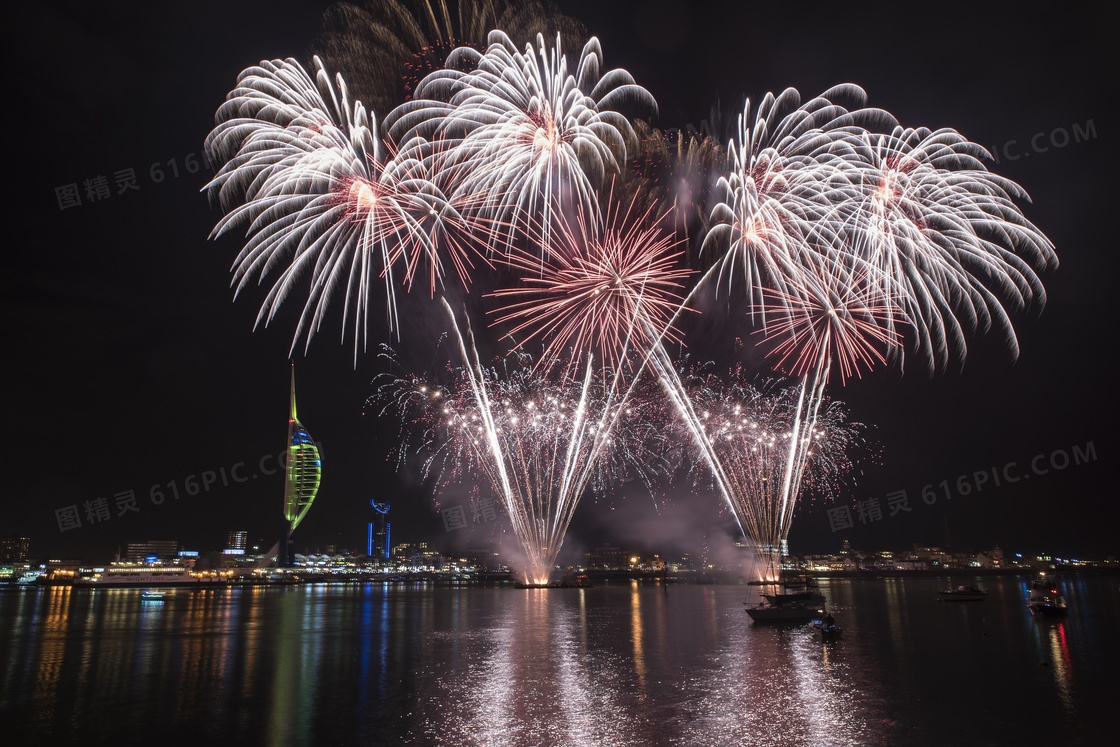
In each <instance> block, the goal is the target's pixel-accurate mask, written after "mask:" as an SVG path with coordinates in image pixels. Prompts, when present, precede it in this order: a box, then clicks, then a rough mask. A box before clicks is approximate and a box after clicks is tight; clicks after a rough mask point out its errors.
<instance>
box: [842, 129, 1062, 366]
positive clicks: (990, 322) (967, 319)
mask: <svg viewBox="0 0 1120 747" xmlns="http://www.w3.org/2000/svg"><path fill="white" fill-rule="evenodd" d="M846 142H847V144H848V145H850V146H851V147H852V149H853V152H854V154H855V155H856V157H857V158H856V160H855V161H853V163H855V164H856V165H857V167H858V172H859V173H858V179H857V181H856V184H857V185H858V189H857V190H854V191H850V192H849V194H850V195H851V196H852V197H851V198H850V199H849V200H847V201H845V202H844V203H843V204H842V205H841V206H840V208H839V210H838V211H837V212H838V213H840V214H841V219H842V220H843V222H844V225H843V228H842V229H840V231H841V233H842V239H843V244H844V251H845V252H846V253H849V254H851V255H853V256H854V257H855V258H857V259H858V260H860V261H863V262H866V263H867V264H868V265H870V266H871V267H872V268H873V269H874V270H875V273H873V274H872V277H873V278H877V279H878V282H879V284H880V288H881V289H882V290H883V291H884V292H886V293H891V294H894V295H896V296H897V297H898V298H899V300H900V309H901V311H902V312H903V317H904V318H903V319H902V320H900V321H901V323H902V325H903V326H905V325H909V326H910V327H912V328H913V330H914V335H915V339H914V345H913V346H914V348H915V349H916V350H917V351H918V354H919V356H920V358H921V359H923V360H925V361H926V363H927V365H928V368H929V370H930V372H931V373H932V372H934V371H936V370H938V369H943V368H945V367H946V366H947V365H948V363H949V360H950V356H951V355H952V354H953V352H954V351H956V352H957V353H958V354H959V357H960V360H961V361H963V360H964V356H965V353H966V350H967V346H966V343H965V336H966V333H967V332H974V331H981V332H986V331H987V330H989V329H990V328H991V327H993V326H995V327H997V328H998V329H1000V331H1001V332H1002V333H1003V335H1004V337H1005V339H1006V341H1007V343H1008V346H1009V347H1010V349H1011V351H1012V354H1013V355H1018V343H1017V341H1016V338H1015V330H1014V328H1013V326H1012V324H1011V319H1010V317H1009V315H1008V310H1009V309H1010V310H1012V311H1022V310H1024V309H1026V308H1028V307H1029V306H1031V305H1032V304H1033V303H1034V302H1036V301H1037V302H1038V303H1039V304H1042V303H1045V299H1046V292H1045V290H1044V289H1043V287H1042V281H1041V280H1040V279H1039V277H1038V275H1037V273H1036V270H1035V268H1036V267H1037V268H1039V269H1046V268H1048V267H1053V266H1056V265H1057V256H1056V254H1055V252H1054V245H1053V244H1052V243H1051V242H1050V240H1049V239H1048V238H1046V236H1044V235H1043V234H1042V232H1041V231H1039V230H1038V229H1037V228H1036V227H1035V226H1034V225H1033V224H1031V223H1030V222H1029V221H1028V220H1027V219H1026V218H1025V217H1024V216H1023V213H1022V211H1021V210H1020V209H1019V208H1018V206H1016V205H1015V203H1014V202H1013V199H1023V200H1027V201H1029V199H1030V198H1029V197H1028V195H1027V193H1026V191H1025V190H1023V189H1022V188H1021V187H1020V186H1019V185H1018V184H1016V183H1015V182H1013V181H1011V180H1009V179H1005V178H1004V177H1001V176H999V175H997V174H993V173H992V172H990V171H988V170H987V168H986V167H985V166H984V164H983V162H982V160H981V159H983V158H990V156H989V154H988V152H987V151H986V150H984V148H982V147H981V146H979V145H977V144H976V143H973V142H970V141H969V140H967V139H966V138H964V137H963V136H961V135H960V134H959V133H958V132H956V131H955V130H951V129H941V130H936V131H930V130H928V129H926V128H920V129H903V128H902V127H895V128H894V129H893V131H892V132H891V133H890V134H889V135H888V134H874V133H869V132H854V131H853V132H851V133H850V136H849V137H848V138H847V139H846ZM888 324H889V325H890V326H891V328H892V331H893V329H894V325H895V320H894V319H893V318H892V319H889V320H888Z"/></svg>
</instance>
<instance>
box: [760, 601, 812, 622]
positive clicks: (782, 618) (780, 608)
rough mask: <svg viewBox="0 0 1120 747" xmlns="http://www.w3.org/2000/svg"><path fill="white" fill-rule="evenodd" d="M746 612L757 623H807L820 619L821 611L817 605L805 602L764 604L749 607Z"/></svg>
mask: <svg viewBox="0 0 1120 747" xmlns="http://www.w3.org/2000/svg"><path fill="white" fill-rule="evenodd" d="M746 612H747V614H748V615H750V616H751V619H752V620H754V621H755V622H756V623H807V622H812V621H813V619H815V618H817V617H819V616H820V614H821V609H820V607H818V606H816V605H815V604H813V605H810V604H805V603H803V602H792V603H788V602H787V603H785V604H771V603H770V602H762V603H760V604H756V605H754V606H752V607H747V610H746Z"/></svg>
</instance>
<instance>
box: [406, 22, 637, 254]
mask: <svg viewBox="0 0 1120 747" xmlns="http://www.w3.org/2000/svg"><path fill="white" fill-rule="evenodd" d="M602 60H603V52H602V48H601V47H600V45H599V41H598V39H595V38H592V39H591V40H590V41H588V42H587V44H586V45H585V46H584V47H583V51H582V52H581V54H580V56H579V59H578V62H577V66H576V72H575V74H574V75H573V74H571V73H569V71H568V62H567V58H566V57H565V56H564V54H563V52H562V50H561V48H560V37H559V35H558V36H557V37H556V42H555V44H554V45H553V46H552V47H551V48H550V47H549V46H548V45H547V44H546V43H545V40H544V37H543V36H540V35H538V36H537V44H536V47H535V48H534V47H533V46H532V45H526V46H525V48H524V51H518V49H517V47H516V46H515V45H514V43H513V42H512V41H511V40H510V38H509V37H508V36H507V35H506V34H505V33H504V32H501V31H493V32H491V34H490V38H489V46H488V47H487V49H486V52H485V53H482V54H480V53H479V52H477V51H476V50H474V49H472V48H469V47H464V48H461V49H458V50H456V51H455V52H453V53H452V54H451V55H450V56H449V57H448V59H447V62H446V68H447V69H444V70H441V71H438V72H435V73H433V74H431V75H429V76H428V77H426V78H425V79H424V80H422V81H421V82H420V84H419V85H418V86H417V89H416V96H415V98H414V99H413V100H412V101H410V102H407V103H405V104H402V105H401V106H400V107H398V108H397V109H395V110H394V111H393V112H392V113H391V114H390V115H389V123H390V124H389V131H390V132H391V133H392V135H393V137H394V138H396V139H397V140H398V141H407V140H410V139H412V138H414V137H424V138H426V139H428V140H439V141H440V142H441V143H442V144H443V145H444V146H445V147H444V148H442V149H441V152H440V156H439V158H438V159H437V160H438V164H439V166H438V168H440V169H441V170H443V171H445V172H448V173H449V175H450V176H449V178H450V179H451V181H452V182H454V183H455V185H456V188H455V189H456V193H455V194H456V195H466V194H469V195H475V196H481V197H482V198H483V207H484V209H485V211H486V213H487V215H488V216H489V217H490V218H491V219H493V220H494V221H495V222H496V225H499V226H502V229H501V231H504V232H505V233H506V237H507V240H509V241H512V239H513V237H514V236H515V234H516V232H517V230H518V229H529V228H530V221H535V222H536V223H537V224H538V225H540V226H542V227H543V235H544V237H545V239H546V245H547V238H548V235H549V231H550V230H551V227H552V215H553V206H554V204H555V203H556V201H557V200H559V201H560V204H562V205H570V206H573V207H574V206H577V205H578V206H579V207H581V208H582V209H583V210H584V211H585V212H586V213H588V214H591V215H597V211H598V200H597V197H596V189H597V188H598V187H599V186H600V185H601V184H602V182H603V180H604V178H605V177H606V175H607V174H608V173H612V172H614V173H619V172H620V171H621V167H622V164H624V163H625V160H626V156H627V149H628V147H633V144H634V142H635V136H634V131H633V128H632V127H631V126H630V123H629V121H628V120H627V119H626V118H625V117H624V116H623V115H622V114H620V113H618V112H617V111H615V110H614V108H615V107H617V106H619V105H622V104H625V103H627V102H631V101H635V102H637V103H638V104H640V105H644V106H646V107H648V108H650V109H652V110H654V111H656V108H657V105H656V102H655V101H654V100H653V97H652V96H650V94H649V92H648V91H646V90H645V89H644V88H642V87H640V86H638V85H637V84H636V83H635V82H634V79H633V78H632V77H631V76H630V74H629V73H627V72H626V71H625V70H611V71H609V72H607V73H605V74H600V71H601V70H602V69H603V64H602ZM462 67H468V68H472V69H471V70H470V71H469V72H465V73H464V72H460V70H459V69H453V68H462ZM497 233H498V231H495V236H497Z"/></svg>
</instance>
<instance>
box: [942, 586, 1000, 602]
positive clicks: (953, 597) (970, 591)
mask: <svg viewBox="0 0 1120 747" xmlns="http://www.w3.org/2000/svg"><path fill="white" fill-rule="evenodd" d="M937 593H938V594H939V595H940V596H941V601H942V602H983V601H984V600H985V599H987V598H988V590H987V589H981V588H980V587H979V586H976V585H975V584H969V585H967V586H958V587H957V588H955V589H948V590H946V591H939V592H937Z"/></svg>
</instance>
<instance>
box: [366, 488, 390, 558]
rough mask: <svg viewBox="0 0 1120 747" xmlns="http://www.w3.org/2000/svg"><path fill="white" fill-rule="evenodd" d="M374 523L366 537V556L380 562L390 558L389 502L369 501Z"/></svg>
mask: <svg viewBox="0 0 1120 747" xmlns="http://www.w3.org/2000/svg"><path fill="white" fill-rule="evenodd" d="M369 505H370V507H371V508H372V509H373V521H371V522H369V526H368V528H367V529H368V532H367V535H366V555H368V556H370V557H371V558H377V559H378V560H388V558H389V536H390V532H389V530H390V527H389V502H388V501H379V500H377V499H376V498H370V499H369Z"/></svg>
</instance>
